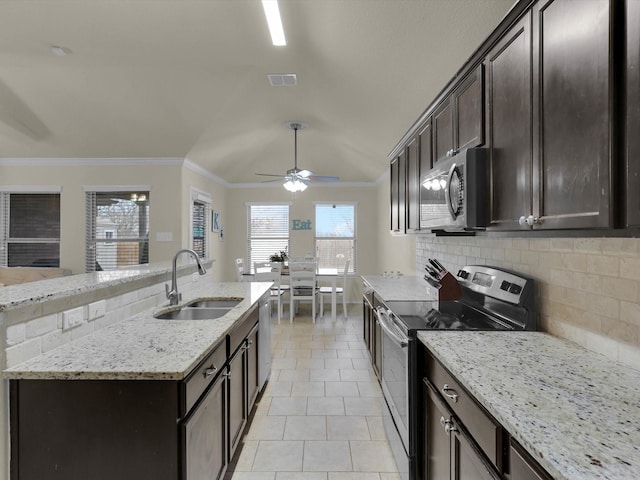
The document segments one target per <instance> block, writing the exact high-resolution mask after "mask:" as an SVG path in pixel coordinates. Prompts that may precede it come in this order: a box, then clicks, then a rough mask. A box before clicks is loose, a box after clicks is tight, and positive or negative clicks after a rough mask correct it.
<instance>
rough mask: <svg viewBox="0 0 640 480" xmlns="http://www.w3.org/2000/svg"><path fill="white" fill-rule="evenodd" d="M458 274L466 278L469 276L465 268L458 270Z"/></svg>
mask: <svg viewBox="0 0 640 480" xmlns="http://www.w3.org/2000/svg"><path fill="white" fill-rule="evenodd" d="M458 276H459V277H460V278H464V279H465V280H466V279H467V278H469V272H467V271H466V270H458Z"/></svg>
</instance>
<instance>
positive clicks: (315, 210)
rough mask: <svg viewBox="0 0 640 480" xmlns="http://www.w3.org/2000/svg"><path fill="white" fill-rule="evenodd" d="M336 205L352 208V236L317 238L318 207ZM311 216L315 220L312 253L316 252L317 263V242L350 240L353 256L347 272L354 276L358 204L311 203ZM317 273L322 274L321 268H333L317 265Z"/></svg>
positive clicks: (356, 255)
mask: <svg viewBox="0 0 640 480" xmlns="http://www.w3.org/2000/svg"><path fill="white" fill-rule="evenodd" d="M338 205H349V206H352V207H353V236H352V237H336V236H331V237H327V236H319V235H318V207H319V206H331V207H335V206H338ZM313 215H314V220H315V224H314V229H313V248H314V251H315V252H316V257H318V258H319V262H321V261H322V260H321V256H322V255H321V254H320V252H319V246H318V241H322V240H340V239H344V240H351V241H353V255H352V257H351V259H350V262H349V271H348V274H350V275H354V274H356V273H357V271H358V269H357V258H358V221H357V219H358V203H357V202H348V201H341V202H332V201H317V202H313ZM318 268H319V271H320V272H321V273H322V271H323V268H324V269H333V267H323V266H322V265H320V264H319V266H318ZM337 268H338V269H340V268H342V267H340V266H337Z"/></svg>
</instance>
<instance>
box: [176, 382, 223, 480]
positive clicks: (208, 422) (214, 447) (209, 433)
mask: <svg viewBox="0 0 640 480" xmlns="http://www.w3.org/2000/svg"><path fill="white" fill-rule="evenodd" d="M226 387H227V383H226V377H225V375H220V377H219V378H218V380H216V381H215V383H214V384H213V386H212V387H211V389H210V390H209V393H207V394H206V396H205V398H204V399H203V401H202V403H201V404H200V405H199V406H198V407H197V408H196V410H194V412H193V414H192V415H191V416H190V417H189V419H188V420H187V422H186V423H185V424H184V427H183V429H184V430H183V431H184V445H185V456H184V458H185V463H184V470H185V480H218V479H221V478H222V476H223V474H224V472H225V470H226V467H227V451H226V449H227V447H226V446H227V431H226V411H225V406H226V398H227V388H226Z"/></svg>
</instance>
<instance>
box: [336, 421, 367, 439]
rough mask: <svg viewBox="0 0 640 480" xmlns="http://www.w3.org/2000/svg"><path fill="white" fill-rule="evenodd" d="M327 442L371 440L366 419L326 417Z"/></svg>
mask: <svg viewBox="0 0 640 480" xmlns="http://www.w3.org/2000/svg"><path fill="white" fill-rule="evenodd" d="M327 440H371V436H370V434H369V425H368V424H367V418H366V417H356V416H350V417H347V416H328V417H327Z"/></svg>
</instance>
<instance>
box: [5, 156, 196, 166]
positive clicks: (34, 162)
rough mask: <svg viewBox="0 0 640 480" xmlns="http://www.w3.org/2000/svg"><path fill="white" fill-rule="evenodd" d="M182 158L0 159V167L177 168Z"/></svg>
mask: <svg viewBox="0 0 640 480" xmlns="http://www.w3.org/2000/svg"><path fill="white" fill-rule="evenodd" d="M184 162H185V160H184V159H182V158H172V157H168V158H167V157H165V158H155V157H135V158H0V166H5V167H79V166H87V167H89V166H91V167H112V166H126V165H135V166H179V165H182V164H183V163H184Z"/></svg>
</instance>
